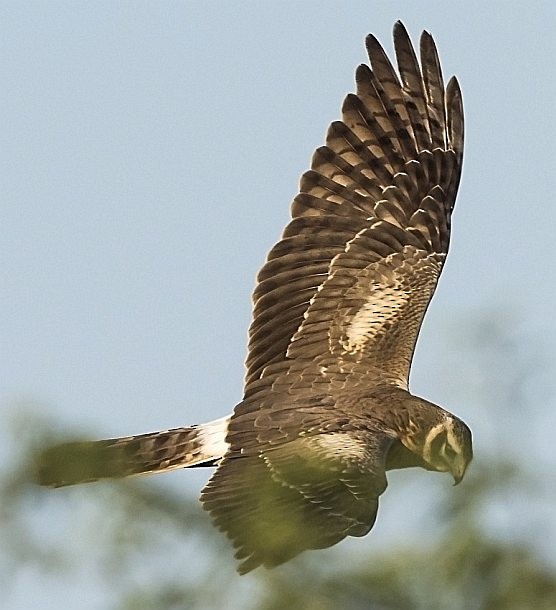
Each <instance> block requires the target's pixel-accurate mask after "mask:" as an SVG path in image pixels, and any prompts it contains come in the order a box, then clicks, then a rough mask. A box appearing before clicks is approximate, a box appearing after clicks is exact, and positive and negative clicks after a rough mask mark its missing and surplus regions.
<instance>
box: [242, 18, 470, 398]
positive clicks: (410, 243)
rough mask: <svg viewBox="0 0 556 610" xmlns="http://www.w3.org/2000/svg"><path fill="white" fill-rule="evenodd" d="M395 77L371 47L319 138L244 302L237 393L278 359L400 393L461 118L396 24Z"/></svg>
mask: <svg viewBox="0 0 556 610" xmlns="http://www.w3.org/2000/svg"><path fill="white" fill-rule="evenodd" d="M394 46H395V52H396V57H397V63H398V71H399V76H398V75H397V74H396V72H395V70H394V68H393V67H392V65H391V63H390V62H389V60H388V58H387V56H386V54H385V52H384V50H383V49H382V47H381V46H380V44H379V43H378V41H377V40H376V39H375V38H374V37H373V36H372V35H369V36H368V38H367V51H368V55H369V58H370V63H371V68H369V67H367V66H365V65H361V66H359V68H358V69H357V72H356V83H357V92H356V94H350V95H348V96H347V97H346V99H345V101H344V104H343V106H342V121H338V122H335V123H333V124H332V125H331V126H330V129H329V131H328V134H327V137H326V146H323V147H321V148H319V149H318V150H317V151H316V153H315V155H314V157H313V160H312V163H311V170H309V171H308V172H306V173H305V174H304V175H303V177H302V179H301V184H300V194H299V195H298V196H297V197H296V198H295V199H294V201H293V204H292V210H291V211H292V217H293V219H292V221H291V222H290V223H289V225H288V226H287V227H286V229H285V231H284V234H283V236H282V239H281V241H279V242H278V243H277V244H276V246H274V248H273V249H272V250H271V251H270V253H269V255H268V258H267V262H266V263H265V265H264V266H263V268H262V269H261V271H260V273H259V275H258V285H257V287H256V289H255V291H254V295H253V299H254V319H253V322H252V324H251V327H250V331H249V336H250V339H249V353H248V357H247V362H246V364H247V375H246V389H245V392H246V396H247V395H248V394H249V386H250V385H251V384H252V383H253V382H255V381H257V380H258V379H260V378H261V377H262V376H263V375H266V374H267V373H269V372H270V371H272V365H273V364H275V363H280V362H282V361H284V360H285V359H297V360H298V361H303V360H307V361H314V360H315V359H316V358H318V357H319V356H322V357H327V358H329V357H330V356H332V357H333V358H334V361H335V362H338V363H339V364H340V366H341V363H342V361H350V362H353V361H355V362H363V363H364V364H368V366H369V367H370V368H373V370H377V369H378V370H383V371H385V373H387V374H388V377H387V378H388V380H389V381H390V382H392V383H395V384H396V385H399V386H400V387H406V385H407V378H408V375H409V367H410V364H411V358H412V355H413V350H414V347H415V342H416V340H417V335H418V332H419V328H420V325H421V322H422V319H423V317H424V314H425V311H426V308H427V306H428V303H429V301H430V299H431V297H432V295H433V293H434V290H435V287H436V283H437V281H438V277H439V275H440V272H441V270H442V265H443V262H444V258H445V256H446V254H447V251H448V243H449V233H450V216H451V212H452V209H453V206H454V201H455V197H456V192H457V188H458V184H459V178H460V173H461V163H462V152H463V108H462V102H461V94H460V90H459V86H458V83H457V81H456V79H455V78H452V79H451V80H450V82H449V83H448V86H447V87H446V88H445V87H444V83H443V79H442V73H441V69H440V63H439V60H438V55H437V51H436V48H435V45H434V42H433V40H432V38H431V36H430V35H429V34H428V33H427V32H424V33H423V35H422V37H421V44H420V55H421V65H419V62H418V61H417V58H416V56H415V53H414V50H413V47H412V45H411V42H410V40H409V37H408V34H407V32H406V30H405V28H404V27H403V25H402V24H401V23H399V22H398V23H397V24H396V25H395V27H394Z"/></svg>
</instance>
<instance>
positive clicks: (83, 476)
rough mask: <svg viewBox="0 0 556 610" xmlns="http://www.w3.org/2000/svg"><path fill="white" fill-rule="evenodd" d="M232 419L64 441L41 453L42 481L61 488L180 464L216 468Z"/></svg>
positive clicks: (39, 477) (38, 478) (37, 472)
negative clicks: (111, 436)
mask: <svg viewBox="0 0 556 610" xmlns="http://www.w3.org/2000/svg"><path fill="white" fill-rule="evenodd" d="M229 421H230V417H229V416H228V417H223V418H221V419H216V420H214V421H211V422H209V423H206V424H200V425H198V426H191V427H190V428H175V429H173V430H165V431H163V432H151V433H150V434H140V435H138V436H127V437H124V438H115V439H108V440H102V441H84V442H71V443H62V444H60V445H54V446H53V447H49V448H48V449H46V450H45V451H42V452H41V453H39V454H38V456H37V458H36V466H35V478H36V481H37V483H39V485H45V486H48V487H62V486H64V485H76V484H78V483H89V482H91V481H98V480H99V479H111V478H119V477H127V476H131V475H136V474H147V473H151V472H153V473H154V472H165V471H167V470H175V469H176V468H190V467H194V466H214V465H216V464H218V463H219V461H220V460H221V459H222V458H223V457H224V454H225V453H226V451H227V449H228V443H226V434H227V431H228V423H229Z"/></svg>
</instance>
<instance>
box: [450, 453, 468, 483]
mask: <svg viewBox="0 0 556 610" xmlns="http://www.w3.org/2000/svg"><path fill="white" fill-rule="evenodd" d="M466 469H467V463H466V462H465V461H464V460H463V459H459V460H455V461H454V463H453V465H452V469H451V473H452V476H453V477H454V486H456V485H459V483H461V481H462V479H463V475H464V474H465V471H466Z"/></svg>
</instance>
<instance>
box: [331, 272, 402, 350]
mask: <svg viewBox="0 0 556 610" xmlns="http://www.w3.org/2000/svg"><path fill="white" fill-rule="evenodd" d="M400 286H401V282H400V281H397V282H395V285H394V286H381V285H380V284H377V283H373V284H371V286H370V294H371V295H372V296H370V297H369V298H368V299H367V300H366V302H365V303H363V305H362V306H361V309H359V311H357V312H356V313H355V315H354V316H353V318H352V319H351V322H350V323H349V325H348V328H347V330H346V333H345V336H344V337H342V338H341V339H340V344H341V346H342V348H343V349H344V351H345V352H347V353H349V354H352V355H353V354H355V353H356V352H361V351H362V350H363V349H364V347H365V345H366V343H367V342H368V341H369V340H371V338H372V337H373V335H376V334H377V333H378V332H379V331H380V329H381V328H383V327H384V326H385V325H387V324H388V323H389V322H391V321H392V320H395V318H396V317H397V316H399V314H400V312H401V311H402V309H403V306H404V301H403V300H402V299H401V298H400V296H401V295H400V294H399V290H400ZM378 295H381V298H380V299H377V296H378Z"/></svg>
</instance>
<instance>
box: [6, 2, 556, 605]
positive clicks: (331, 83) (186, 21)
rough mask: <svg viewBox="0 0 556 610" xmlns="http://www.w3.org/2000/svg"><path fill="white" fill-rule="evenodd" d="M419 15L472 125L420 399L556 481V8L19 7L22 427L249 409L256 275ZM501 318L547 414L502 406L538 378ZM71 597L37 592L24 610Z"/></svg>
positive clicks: (13, 145)
mask: <svg viewBox="0 0 556 610" xmlns="http://www.w3.org/2000/svg"><path fill="white" fill-rule="evenodd" d="M397 19H401V20H402V21H403V22H404V23H405V25H406V27H407V28H408V30H409V32H410V34H411V36H412V38H413V40H414V41H416V40H417V37H418V35H419V33H420V32H421V30H422V29H427V30H428V31H430V32H431V33H432V34H433V36H434V38H435V40H436V42H437V45H438V48H439V52H440V56H441V60H442V64H443V70H444V75H445V77H446V80H447V78H448V77H449V76H450V75H451V74H454V73H455V74H457V76H458V79H459V81H460V84H461V88H462V91H463V99H464V107H465V116H466V149H465V161H464V171H463V177H462V182H461V187H460V193H459V197H458V201H457V204H456V212H455V215H454V219H453V232H452V245H451V251H450V255H449V257H448V262H447V265H446V267H445V271H444V274H443V277H442V279H441V282H440V286H439V289H438V291H437V294H436V296H435V298H434V301H433V304H432V305H431V308H430V310H429V313H428V314H427V318H426V321H425V324H424V327H423V331H422V334H421V339H420V341H419V346H418V350H417V355H416V360H415V363H414V365H413V370H412V379H411V385H412V389H413V391H415V392H416V393H417V394H420V395H424V396H425V397H427V398H429V399H431V400H434V401H438V402H439V403H440V404H446V406H447V407H448V408H452V409H453V410H454V411H455V412H456V413H457V414H458V415H460V416H461V417H462V418H463V419H465V420H466V421H467V422H468V423H469V425H470V426H471V428H472V429H473V431H474V436H475V443H476V447H479V448H484V450H485V452H487V453H488V451H490V450H493V444H495V443H496V444H499V446H498V449H499V450H500V449H502V450H506V449H507V450H508V451H514V450H515V452H516V455H519V456H520V459H521V458H523V459H524V460H525V461H526V462H527V463H529V464H533V463H538V464H540V465H541V467H542V468H547V469H549V468H551V467H554V466H555V465H556V449H555V446H554V444H553V443H552V439H551V434H550V430H553V429H554V426H555V425H556V416H555V413H556V410H555V409H554V408H553V407H554V396H553V394H552V390H551V388H550V385H549V383H548V380H549V379H550V375H551V371H552V373H553V368H552V369H551V367H553V364H554V361H553V356H554V349H553V347H552V346H553V344H554V342H555V341H556V322H555V319H554V301H555V300H556V266H555V264H554V248H553V243H552V240H553V227H554V226H555V225H556V203H555V202H554V198H553V185H552V179H553V176H554V170H555V167H554V155H553V153H552V149H553V139H554V136H555V135H556V124H555V120H556V119H555V113H554V99H556V79H554V77H553V74H552V72H553V70H552V69H551V68H550V66H551V65H552V63H553V62H552V59H553V57H554V56H555V54H556V39H555V38H554V35H553V33H554V28H555V27H556V5H554V4H553V3H552V2H529V3H527V5H525V4H524V3H518V2H491V3H484V2H473V1H471V2H436V1H429V2H426V3H415V2H385V1H384V2H370V1H367V2H363V1H351V2H349V3H341V2H325V1H321V2H314V1H311V2H292V1H283V2H279V3H273V2H254V1H249V2H241V3H232V2H223V1H220V2H206V1H203V2H117V3H116V2H101V1H98V2H94V3H90V2H48V3H46V2H21V1H18V2H2V3H0V76H1V80H2V83H3V85H2V88H1V90H0V105H1V107H2V115H3V121H2V123H3V124H2V128H1V137H2V142H3V145H2V152H1V153H0V162H1V167H2V179H1V184H0V189H1V196H0V199H1V201H2V203H1V207H2V211H1V217H2V227H3V229H2V239H1V240H0V258H1V261H2V264H1V266H0V274H1V277H0V282H1V285H2V287H3V290H2V294H0V314H1V315H0V333H1V334H0V339H1V340H0V350H1V352H0V358H1V371H2V374H1V376H0V409H2V413H3V414H5V415H6V416H7V417H5V421H7V420H9V418H10V417H12V416H14V415H17V414H18V413H21V412H23V411H32V412H35V413H40V414H42V415H45V416H48V417H50V418H52V420H53V421H55V422H56V423H57V426H58V428H59V429H60V431H61V432H64V431H67V432H68V433H69V432H70V431H76V430H77V431H80V432H83V433H85V434H88V435H91V436H93V437H96V436H100V437H115V436H122V435H129V434H134V433H142V432H147V431H152V430H158V429H165V428H169V427H176V426H181V425H188V424H193V423H197V422H199V421H207V420H210V419H213V418H215V417H220V416H222V415H225V414H226V413H228V412H229V411H230V410H231V408H232V407H233V405H234V404H235V403H236V402H238V401H239V400H240V398H241V392H242V380H243V372H244V368H243V360H244V357H245V345H246V331H247V326H248V324H249V321H250V315H251V312H250V293H251V290H252V288H253V286H254V277H255V274H256V272H257V269H258V268H259V267H260V265H261V264H262V262H263V260H264V256H265V254H266V252H267V251H268V250H269V249H270V247H271V246H272V245H273V243H274V242H275V241H276V240H277V238H278V237H279V235H280V232H281V230H282V228H283V226H284V225H285V223H286V222H287V220H288V209H289V203H290V201H291V200H292V198H293V197H294V196H295V194H296V189H297V184H298V180H299V177H300V175H301V173H302V172H303V171H305V170H306V169H307V168H308V163H309V160H310V157H311V154H312V152H313V150H314V149H315V148H316V147H317V146H320V145H321V144H322V143H323V138H324V133H325V131H326V128H327V126H328V124H329V123H330V122H331V121H332V120H336V119H337V118H338V117H339V107H340V103H341V100H342V99H343V97H344V95H345V94H346V93H347V92H349V91H352V90H353V74H354V70H355V67H356V66H357V65H358V64H359V63H361V62H363V61H365V52H364V37H365V35H366V34H367V33H368V32H372V33H374V34H375V35H376V36H377V37H378V38H379V40H381V41H382V42H383V44H384V46H385V48H386V49H387V51H388V52H391V49H392V45H391V28H392V25H393V23H394V22H395V21H396V20H397ZM483 317H484V318H485V320H486V322H485V323H484V325H483V326H481V327H480V328H482V329H483V330H481V331H480V332H479V335H480V336H479V337H478V339H479V340H481V341H483V344H484V358H483V359H482V360H481V361H480V362H474V363H470V362H467V363H465V366H463V365H462V367H461V370H462V371H467V374H468V375H469V376H468V377H465V376H464V377H462V376H460V375H458V373H457V371H458V366H459V364H458V363H459V360H458V357H459V356H458V354H459V353H460V352H461V353H462V354H463V355H462V356H461V358H462V359H465V357H466V356H465V353H466V350H468V343H469V341H470V340H471V339H473V340H474V341H476V340H477V337H474V338H470V337H469V336H468V332H467V330H466V329H467V328H468V324H469V323H470V322H472V321H473V320H477V319H482V318H483ZM497 325H500V326H502V327H504V328H506V329H507V328H508V327H509V329H510V331H509V334H510V336H511V342H510V344H507V345H509V346H510V347H509V348H508V349H509V352H510V353H509V354H508V358H509V359H510V360H511V359H512V358H513V356H515V355H516V353H518V352H519V354H524V356H523V357H524V358H525V359H527V354H533V356H534V357H535V358H539V359H540V361H541V366H540V367H539V371H538V378H537V383H536V385H535V384H533V385H535V387H533V388H529V389H528V390H527V391H529V392H532V393H533V394H534V395H535V397H536V398H537V404H538V407H536V408H535V409H534V410H533V412H527V413H524V412H520V411H519V409H516V410H514V411H512V412H511V413H507V414H502V416H500V414H493V413H489V412H488V411H486V410H485V409H484V408H482V406H481V405H480V404H479V402H480V399H479V394H480V393H479V391H478V390H479V389H480V388H478V386H479V385H480V380H479V378H480V374H481V372H482V371H481V369H488V370H489V371H490V372H493V371H496V370H498V369H499V370H500V374H501V375H502V377H501V378H500V380H499V381H500V388H502V389H503V390H504V391H506V390H508V388H512V387H513V382H515V379H510V378H508V379H505V378H504V375H508V377H509V373H508V370H509V369H511V366H510V367H508V366H507V364H504V363H500V362H499V361H498V360H497V359H496V358H497V356H496V354H497V353H498V352H496V350H495V349H494V347H496V346H495V345H494V344H493V342H495V339H493V337H495V336H496V328H497ZM493 354H494V355H493ZM520 357H521V356H520ZM512 362H513V360H512ZM447 364H449V365H450V367H453V368H452V369H451V374H448V375H447V374H446V370H447ZM473 367H475V369H474V368H473ZM474 370H475V373H476V374H473V371H474ZM469 371H471V373H469ZM506 381H507V383H506ZM475 386H477V387H475ZM497 388H498V386H497ZM491 389H492V391H494V390H495V389H496V388H491ZM460 390H461V392H460ZM474 390H477V392H476V396H477V398H476V399H473V396H474V394H473V392H474ZM458 394H461V395H464V396H465V397H466V399H467V398H469V397H470V396H471V400H470V401H469V402H465V401H464V402H458ZM460 400H461V399H460ZM499 419H502V420H503V422H502V424H503V431H504V433H503V434H500V433H499V425H498V424H499ZM0 434H1V435H3V437H4V439H7V435H8V434H9V432H8V427H7V425H4V426H3V427H2V429H1V430H0ZM0 438H1V436H0ZM10 442H13V439H7V440H6V442H4V443H3V446H4V447H7V446H9V443H10ZM2 451H3V452H4V454H5V452H6V449H5V448H4V449H2ZM552 472H553V471H552ZM177 474H179V475H180V476H181V479H179V482H176V484H179V485H195V486H197V487H200V486H201V485H202V480H203V474H202V473H195V474H194V475H192V476H191V477H184V476H183V475H184V474H185V473H177ZM177 474H176V473H174V474H173V475H170V476H172V477H174V479H176V476H177ZM187 474H189V473H187ZM186 478H187V482H185V479H186ZM176 481H177V479H176ZM385 527H388V526H387V525H386V524H385ZM549 531H550V532H551V534H550V535H551V536H552V538H550V540H553V541H555V542H556V525H555V524H552V525H551V528H549ZM46 590H48V591H49V593H48V594H45V591H46ZM45 595H46V596H45ZM56 596H57V592H56V591H55V590H50V589H45V588H44V586H42V585H41V586H39V585H38V584H37V585H36V586H33V584H32V583H30V582H28V581H26V580H25V578H23V579H22V582H21V583H16V585H15V588H14V594H13V600H12V604H13V608H14V610H19V609H20V608H34V607H41V608H50V607H55V606H54V605H52V606H49V605H48V604H49V603H50V604H55V601H56V599H57V597H56ZM91 603H92V604H93V605H91V606H90V607H91V608H95V607H100V606H95V605H94V603H95V601H94V599H93V601H92V602H91Z"/></svg>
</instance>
